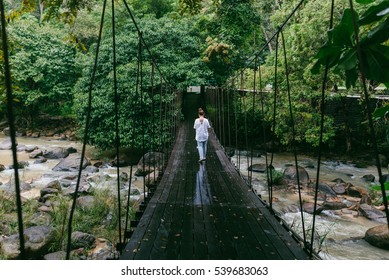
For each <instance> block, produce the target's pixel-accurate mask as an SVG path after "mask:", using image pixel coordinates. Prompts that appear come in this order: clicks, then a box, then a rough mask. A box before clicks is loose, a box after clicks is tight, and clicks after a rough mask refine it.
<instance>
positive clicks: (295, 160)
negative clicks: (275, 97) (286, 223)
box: [281, 30, 307, 246]
mask: <svg viewBox="0 0 389 280" xmlns="http://www.w3.org/2000/svg"><path fill="white" fill-rule="evenodd" d="M281 41H282V48H283V50H284V64H285V77H286V87H287V88H286V90H287V92H288V103H289V115H290V125H291V129H292V145H293V153H294V164H295V166H296V179H297V188H298V194H299V202H300V214H301V225H302V230H303V240H304V246H305V245H306V243H307V239H306V234H305V222H304V211H303V200H302V197H301V186H300V174H299V166H298V161H297V149H296V131H295V122H294V116H293V110H292V99H291V95H290V81H289V67H288V60H287V56H286V44H285V38H284V32H283V31H282V30H281Z"/></svg>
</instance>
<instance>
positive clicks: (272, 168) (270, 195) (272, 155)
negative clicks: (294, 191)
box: [267, 30, 280, 210]
mask: <svg viewBox="0 0 389 280" xmlns="http://www.w3.org/2000/svg"><path fill="white" fill-rule="evenodd" d="M279 34H280V30H278V33H277V39H276V60H275V63H274V98H273V124H272V131H273V133H272V137H271V158H270V166H269V167H268V168H267V172H269V178H270V182H269V184H268V185H269V205H270V209H271V210H273V170H274V167H273V159H274V146H275V142H274V138H275V133H276V113H277V92H278V50H279V42H278V41H279Z"/></svg>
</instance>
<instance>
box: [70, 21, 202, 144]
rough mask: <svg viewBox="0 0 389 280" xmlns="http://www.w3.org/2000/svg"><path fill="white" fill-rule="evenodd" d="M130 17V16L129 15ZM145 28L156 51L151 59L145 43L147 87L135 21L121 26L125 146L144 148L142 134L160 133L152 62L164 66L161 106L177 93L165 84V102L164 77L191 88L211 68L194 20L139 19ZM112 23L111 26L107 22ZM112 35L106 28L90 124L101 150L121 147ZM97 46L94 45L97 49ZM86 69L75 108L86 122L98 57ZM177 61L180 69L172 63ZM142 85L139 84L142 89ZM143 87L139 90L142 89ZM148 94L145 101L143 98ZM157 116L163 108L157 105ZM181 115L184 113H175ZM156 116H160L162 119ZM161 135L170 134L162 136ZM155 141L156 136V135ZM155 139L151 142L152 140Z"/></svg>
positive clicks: (119, 59)
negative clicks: (117, 132) (205, 60)
mask: <svg viewBox="0 0 389 280" xmlns="http://www.w3.org/2000/svg"><path fill="white" fill-rule="evenodd" d="M124 18H126V17H124ZM138 25H139V26H141V27H142V32H143V33H142V36H143V38H144V41H145V42H146V43H147V46H148V48H149V50H150V52H151V54H152V57H150V55H149V53H148V52H147V51H146V47H145V46H143V52H142V54H143V55H142V61H143V62H142V73H143V75H142V78H141V79H142V87H141V86H140V80H139V79H140V77H139V76H137V75H138V72H137V70H138V67H139V65H138V42H139V37H138V33H137V31H136V30H135V28H134V26H133V24H132V23H128V22H127V23H126V24H124V25H123V26H122V27H123V28H120V30H118V29H117V33H116V41H117V44H116V45H117V54H116V57H117V64H116V67H117V82H118V93H119V111H120V112H119V116H120V120H119V127H120V139H121V146H122V147H133V148H141V146H142V142H143V141H142V137H143V135H147V133H148V132H149V131H150V130H152V129H154V131H158V126H159V125H160V124H159V122H158V121H155V122H154V123H152V122H151V119H152V116H151V111H152V110H151V106H152V97H151V95H150V89H151V71H152V69H151V68H152V61H154V62H156V63H157V65H158V70H159V71H160V72H159V71H157V68H155V73H156V76H155V77H154V86H155V93H156V95H157V96H155V98H154V101H155V102H156V104H159V102H160V101H161V102H164V104H165V103H166V102H170V101H171V100H172V98H173V96H172V95H171V94H170V92H167V91H166V90H165V89H166V84H164V85H163V100H160V99H159V90H160V77H161V76H160V75H163V78H164V79H165V80H166V81H167V82H168V83H169V86H171V87H173V88H178V89H186V87H187V86H189V85H201V84H204V83H205V81H206V80H207V79H208V77H209V71H208V70H207V68H206V66H205V64H204V63H203V62H202V60H201V56H200V52H199V44H200V42H199V41H198V39H197V37H196V30H195V29H194V24H193V22H192V20H191V19H181V20H175V21H172V20H171V19H169V18H165V17H164V18H160V19H153V18H143V19H141V20H139V21H138ZM107 27H108V24H107ZM111 36H112V34H110V31H108V30H107V31H106V33H105V37H104V40H103V42H102V45H101V52H100V59H99V61H98V69H97V73H98V74H97V76H96V80H95V84H94V87H93V101H92V102H93V104H92V107H93V110H92V116H91V124H90V127H89V131H88V132H89V134H88V135H89V137H88V140H89V141H88V142H89V144H92V145H95V146H98V147H100V148H104V149H105V148H112V147H113V146H114V145H115V131H114V123H115V114H114V113H115V111H114V108H115V99H114V93H113V72H112V71H113V68H112V47H111V46H112V37H111ZM94 49H95V47H93V48H92V53H93V50H94ZM84 65H85V66H84V73H83V77H82V79H80V80H79V82H78V83H77V85H76V87H75V91H74V93H75V100H76V101H75V106H76V107H75V111H76V112H78V119H79V121H80V123H82V122H84V120H85V114H86V110H87V107H86V98H87V92H88V86H89V83H90V77H91V71H92V68H91V65H92V57H87V59H86V61H85V64H84ZM172 65H174V67H172ZM137 85H138V87H137ZM137 89H138V90H137ZM141 94H143V100H142V99H141V97H140V96H141ZM156 107H157V108H156V111H155V113H156V115H158V114H159V106H156ZM170 113H175V114H177V113H178V112H170ZM156 119H159V117H158V118H156ZM159 136H160V137H165V136H168V135H166V133H165V134H164V135H159ZM151 140H152V139H151ZM148 143H149V142H148Z"/></svg>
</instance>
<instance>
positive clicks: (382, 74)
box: [362, 45, 389, 83]
mask: <svg viewBox="0 0 389 280" xmlns="http://www.w3.org/2000/svg"><path fill="white" fill-rule="evenodd" d="M362 56H363V73H364V74H365V77H366V78H367V79H369V80H373V81H376V82H380V83H388V82H389V71H388V69H389V47H388V46H383V45H373V46H368V47H367V48H364V49H362Z"/></svg>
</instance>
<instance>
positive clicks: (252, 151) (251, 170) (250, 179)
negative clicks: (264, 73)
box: [249, 59, 257, 188]
mask: <svg viewBox="0 0 389 280" xmlns="http://www.w3.org/2000/svg"><path fill="white" fill-rule="evenodd" d="M253 72H254V81H253V100H252V118H253V119H252V126H251V129H252V135H254V131H255V127H254V124H255V101H256V100H255V99H256V98H255V96H256V94H257V59H255V61H254V71H253ZM253 158H254V141H253V139H252V140H251V156H250V166H251V168H249V171H250V172H249V186H250V188H252V187H253V186H252V178H253Z"/></svg>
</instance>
